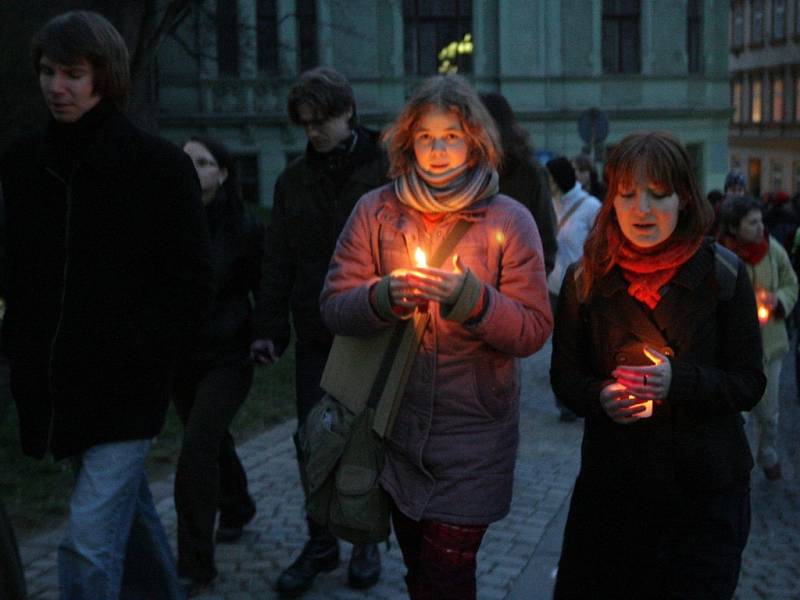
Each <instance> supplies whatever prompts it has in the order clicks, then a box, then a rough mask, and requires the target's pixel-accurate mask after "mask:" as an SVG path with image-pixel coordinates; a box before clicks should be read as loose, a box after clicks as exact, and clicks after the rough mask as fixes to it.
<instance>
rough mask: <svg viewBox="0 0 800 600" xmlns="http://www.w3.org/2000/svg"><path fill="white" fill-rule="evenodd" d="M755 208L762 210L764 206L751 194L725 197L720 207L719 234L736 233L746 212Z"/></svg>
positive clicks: (748, 212)
mask: <svg viewBox="0 0 800 600" xmlns="http://www.w3.org/2000/svg"><path fill="white" fill-rule="evenodd" d="M754 210H757V211H759V212H763V210H764V207H763V205H762V204H761V201H760V200H759V199H758V198H753V197H752V196H731V197H729V198H726V199H725V201H724V202H723V203H722V207H721V208H720V236H723V235H726V234H727V235H736V231H737V230H738V229H739V224H740V223H741V222H742V219H744V218H745V217H746V216H747V215H748V214H750V213H751V212H752V211H754Z"/></svg>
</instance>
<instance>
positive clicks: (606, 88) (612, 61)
mask: <svg viewBox="0 0 800 600" xmlns="http://www.w3.org/2000/svg"><path fill="white" fill-rule="evenodd" d="M729 12H730V2H729V0H603V1H599V0H204V2H203V3H201V4H200V5H198V6H197V7H196V8H195V10H194V12H193V14H192V15H191V16H190V17H189V18H187V19H186V20H185V21H184V22H183V24H182V25H181V27H180V28H179V29H178V30H177V31H176V32H175V33H174V34H173V35H172V37H171V38H170V39H169V40H168V41H167V42H166V43H165V44H164V46H163V47H162V49H161V51H160V53H159V58H158V81H159V86H158V92H159V107H160V116H159V122H160V126H161V129H162V133H163V134H164V135H166V136H167V137H170V138H172V139H174V140H175V141H178V142H180V141H181V140H183V139H185V138H186V137H187V136H188V135H191V134H193V133H204V134H207V135H213V136H216V137H219V138H221V139H222V140H224V141H225V142H226V143H227V144H228V145H229V146H230V148H231V149H232V150H233V152H235V153H236V155H237V156H238V157H239V160H240V167H241V169H240V170H241V175H242V178H243V181H244V190H245V194H246V196H247V197H248V198H250V199H254V200H256V201H258V202H260V203H262V204H264V205H270V204H271V195H272V188H273V185H274V181H275V178H276V177H277V175H278V173H280V171H281V170H282V169H283V168H284V166H285V165H286V162H287V160H289V159H291V157H293V156H295V155H297V154H298V153H300V152H302V150H303V148H304V143H305V141H304V136H303V132H302V131H301V130H299V129H298V128H296V127H293V126H291V124H290V123H289V122H288V119H287V116H286V109H285V100H286V94H287V90H288V88H289V87H290V86H291V84H292V82H293V80H294V79H295V78H296V76H297V75H298V74H299V73H300V72H301V71H302V70H304V69H306V68H309V67H312V66H315V65H327V66H332V67H334V68H336V69H338V70H340V71H341V72H342V73H344V74H345V75H346V76H347V77H348V78H349V79H350V81H351V82H352V84H353V86H354V88H355V92H356V98H357V102H358V112H359V116H360V118H361V121H362V122H364V123H365V124H367V125H370V126H373V127H378V128H380V127H383V126H384V125H386V124H387V123H388V122H389V121H391V119H392V118H393V117H394V115H395V114H396V112H397V111H398V109H399V108H400V107H401V106H402V104H403V102H404V100H405V98H407V96H408V94H409V93H410V91H411V90H412V89H413V87H414V86H415V85H416V84H417V83H418V82H419V81H420V80H421V79H422V78H424V77H426V76H428V75H430V74H433V73H435V72H437V71H440V70H441V71H446V70H457V71H458V72H460V73H462V74H465V75H466V76H467V77H469V78H470V80H472V81H473V83H474V84H475V85H476V86H477V87H478V88H479V89H481V90H497V91H500V92H502V93H503V94H505V95H506V97H507V98H508V99H509V101H510V102H511V105H512V106H513V107H514V109H515V111H516V112H517V116H518V118H519V119H520V121H521V122H522V124H523V125H524V126H525V127H526V129H527V130H528V131H529V132H530V134H531V141H532V143H533V145H534V147H535V148H536V149H537V150H540V151H546V152H547V153H549V154H566V155H568V156H571V155H574V154H577V153H578V152H580V151H581V149H582V148H583V147H584V145H585V142H584V141H582V140H581V138H580V137H579V135H578V127H577V122H578V118H579V117H580V115H581V114H582V113H583V112H584V111H585V110H586V109H588V108H597V109H600V110H602V111H603V112H604V114H605V115H606V116H607V118H608V121H609V134H608V138H607V139H606V141H605V145H604V146H598V147H597V148H596V150H597V156H598V158H600V159H601V158H602V156H603V153H604V151H605V150H607V148H608V147H610V146H611V145H613V144H614V143H615V141H616V140H619V139H620V138H621V137H622V136H624V135H625V134H627V133H629V132H631V131H634V130H638V129H643V128H646V129H653V128H658V129H667V130H670V131H672V132H673V133H674V134H675V135H677V136H678V137H679V138H680V139H681V140H682V141H683V142H684V143H685V144H687V146H688V147H689V149H690V152H691V153H692V155H693V158H694V159H695V162H696V166H697V170H698V174H699V175H700V178H701V181H702V183H703V185H704V186H705V187H713V186H716V185H720V184H721V181H722V178H723V177H724V175H725V172H726V171H727V167H728V154H727V139H728V124H729V121H730V114H731V105H730V95H729V92H728V88H729V81H728V65H727V61H728V21H729V20H728V14H729Z"/></svg>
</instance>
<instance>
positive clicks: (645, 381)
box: [611, 346, 672, 401]
mask: <svg viewBox="0 0 800 600" xmlns="http://www.w3.org/2000/svg"><path fill="white" fill-rule="evenodd" d="M645 348H646V349H647V352H648V353H649V354H650V355H651V358H650V360H656V361H658V362H657V363H656V364H653V365H647V366H644V367H632V366H629V365H617V368H616V369H614V370H613V371H612V372H611V376H612V377H614V379H616V380H617V383H619V384H620V385H622V386H624V387H625V389H626V390H627V391H628V392H629V393H631V394H633V395H634V396H636V397H637V398H639V401H642V400H664V399H665V398H666V397H667V394H669V387H670V385H671V384H672V365H671V364H670V362H669V358H667V356H665V355H664V354H661V353H660V352H659V351H658V350H656V349H655V348H653V347H651V346H645Z"/></svg>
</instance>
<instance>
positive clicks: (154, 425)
mask: <svg viewBox="0 0 800 600" xmlns="http://www.w3.org/2000/svg"><path fill="white" fill-rule="evenodd" d="M33 61H34V68H35V70H36V73H37V75H38V78H39V84H40V87H41V90H42V94H43V96H44V100H45V103H46V104H47V106H48V108H49V109H50V112H51V114H52V119H51V120H50V122H49V123H48V124H47V126H46V128H45V129H44V130H43V131H42V132H38V133H35V134H32V135H29V136H26V137H25V138H23V139H21V140H19V141H18V142H16V143H15V144H13V145H12V146H11V147H10V148H9V150H8V151H7V152H6V154H5V155H4V156H3V158H2V161H1V162H0V181H2V185H3V190H4V193H5V203H6V206H5V209H6V210H5V213H6V226H7V253H8V296H7V309H6V314H5V319H4V322H3V344H4V350H5V352H6V354H7V356H8V361H9V366H10V374H11V391H12V394H13V396H14V399H15V401H16V403H17V411H18V414H19V419H20V433H21V439H22V447H23V451H24V452H26V453H27V454H30V455H32V456H35V457H42V456H44V455H45V454H46V453H52V455H53V456H54V457H55V458H56V459H61V458H66V457H69V458H70V459H71V460H72V462H73V465H74V467H75V472H76V484H75V489H74V490H73V492H72V495H71V497H70V517H69V525H68V529H67V535H66V538H65V540H64V542H63V543H62V544H61V546H60V547H59V578H60V584H61V588H62V592H61V593H62V597H64V598H70V599H79V598H97V597H104V598H116V597H118V596H119V595H120V593H121V590H122V594H123V595H125V594H128V595H129V596H130V597H139V598H159V599H160V598H169V599H173V598H180V597H181V596H182V594H183V592H182V590H181V589H179V583H178V580H177V575H176V572H175V565H174V561H173V558H172V554H171V551H170V548H169V544H168V543H167V538H166V535H165V533H164V531H163V527H162V525H161V522H160V520H159V518H158V514H157V513H156V510H155V507H154V505H153V500H152V498H151V496H150V489H149V486H148V483H147V478H146V474H145V458H146V455H147V451H148V449H149V446H150V443H151V439H152V438H153V437H154V436H156V435H157V434H158V433H159V432H160V431H161V428H162V427H163V424H164V417H165V413H166V409H167V404H168V393H169V384H170V378H171V374H172V367H173V365H174V363H175V359H176V355H177V352H178V348H179V347H183V346H182V345H183V344H186V343H188V337H189V334H190V333H191V332H192V331H194V330H196V329H197V328H198V325H197V324H198V323H200V322H202V321H203V320H204V319H205V318H206V312H207V311H208V310H209V307H210V302H211V297H212V292H213V286H212V283H211V265H210V259H209V252H208V231H207V226H206V224H205V218H204V215H203V209H202V206H201V204H200V190H199V185H198V182H197V177H196V175H195V172H194V168H193V166H192V163H191V161H190V160H189V158H188V157H187V156H186V155H185V154H184V153H183V152H181V151H180V150H179V149H178V148H176V147H174V146H173V145H171V144H169V143H167V142H165V141H163V140H161V139H158V138H155V137H152V136H150V135H148V134H146V133H144V132H143V131H140V130H139V129H137V128H136V127H134V126H133V125H132V124H131V123H130V122H129V121H128V119H127V118H126V117H125V116H123V114H122V113H121V112H120V107H121V106H122V105H124V102H125V100H126V98H127V95H128V90H129V87H130V79H129V73H128V53H127V50H126V48H125V43H124V41H123V40H122V37H121V36H120V35H119V33H118V32H117V31H116V30H115V29H114V27H113V26H112V25H111V24H110V23H109V22H108V21H107V20H106V19H105V18H103V17H102V16H100V15H98V14H96V13H92V12H84V11H75V12H70V13H66V14H64V15H61V16H59V17H56V18H54V19H53V20H51V21H50V22H48V23H47V24H46V25H45V26H44V27H43V28H42V29H41V30H40V31H39V32H38V33H37V34H36V36H35V37H34V40H33Z"/></svg>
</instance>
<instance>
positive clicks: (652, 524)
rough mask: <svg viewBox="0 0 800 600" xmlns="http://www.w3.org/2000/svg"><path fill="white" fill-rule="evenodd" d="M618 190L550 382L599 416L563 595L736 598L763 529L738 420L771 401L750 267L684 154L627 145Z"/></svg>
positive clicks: (635, 139)
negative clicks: (752, 541) (745, 556)
mask: <svg viewBox="0 0 800 600" xmlns="http://www.w3.org/2000/svg"><path fill="white" fill-rule="evenodd" d="M605 180H606V182H607V183H608V195H607V196H606V200H605V202H604V203H603V207H602V209H601V210H600V213H599V214H598V215H597V224H596V225H595V228H594V229H593V230H592V232H591V234H590V235H589V237H588V238H587V240H586V251H585V252H584V254H583V257H582V258H581V260H580V262H578V263H577V264H575V265H573V266H572V267H570V268H569V270H568V271H567V274H566V276H565V277H564V284H563V287H562V289H561V294H560V295H559V298H558V309H557V312H556V317H555V323H556V325H555V331H554V334H553V356H552V363H551V367H550V382H551V384H552V386H553V390H554V392H555V393H556V395H557V396H558V398H559V399H560V400H561V401H562V402H564V403H565V404H567V405H568V406H569V407H570V408H572V410H574V411H576V412H577V413H578V414H580V415H582V416H584V417H585V419H584V433H583V442H582V445H581V467H580V472H579V474H578V478H577V481H576V482H575V488H574V490H573V493H572V499H571V502H570V507H569V514H568V517H567V524H566V527H565V530H564V542H563V546H562V550H561V558H560V560H559V565H558V576H557V579H556V585H555V593H554V598H555V599H556V600H562V599H574V598H626V599H634V598H635V599H638V598H652V599H662V598H663V599H667V598H703V599H704V600H723V599H730V598H731V597H732V596H733V594H734V591H735V589H736V584H737V580H738V577H739V570H740V566H741V555H742V551H743V550H744V547H745V544H746V542H747V536H748V533H749V528H750V491H749V481H750V471H751V469H752V467H753V459H752V456H751V454H750V449H749V447H748V445H747V440H746V438H745V435H744V431H743V423H742V418H741V415H740V411H744V410H750V409H752V408H753V406H754V405H756V403H757V402H758V400H759V398H760V397H761V394H762V392H763V391H764V386H765V378H764V374H763V373H762V371H761V366H762V365H761V339H760V335H759V327H758V320H757V318H756V308H755V299H754V297H753V293H752V288H751V286H750V281H749V279H748V277H747V273H746V269H745V267H744V265H743V264H742V263H741V262H740V261H739V260H738V259H737V258H736V256H735V255H733V254H732V253H731V252H729V251H727V250H726V249H724V248H722V247H720V246H719V245H716V244H714V242H713V239H712V238H709V237H706V232H707V231H708V227H709V225H710V224H711V221H712V218H713V214H712V211H711V207H710V206H709V205H708V202H707V201H706V200H705V198H703V197H702V196H701V195H700V191H699V189H698V186H697V183H696V181H695V178H694V174H693V171H692V168H691V161H690V158H689V155H688V153H687V152H686V150H685V148H684V147H683V146H682V145H681V144H680V142H678V141H677V140H676V139H675V138H674V137H673V136H672V135H670V134H668V133H662V132H642V133H635V134H632V135H629V136H627V137H625V138H623V139H622V140H620V142H619V143H618V144H617V145H616V146H614V149H613V150H612V151H611V153H610V155H609V157H608V160H607V161H606V165H605Z"/></svg>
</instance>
